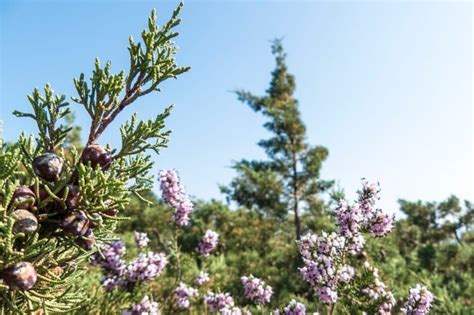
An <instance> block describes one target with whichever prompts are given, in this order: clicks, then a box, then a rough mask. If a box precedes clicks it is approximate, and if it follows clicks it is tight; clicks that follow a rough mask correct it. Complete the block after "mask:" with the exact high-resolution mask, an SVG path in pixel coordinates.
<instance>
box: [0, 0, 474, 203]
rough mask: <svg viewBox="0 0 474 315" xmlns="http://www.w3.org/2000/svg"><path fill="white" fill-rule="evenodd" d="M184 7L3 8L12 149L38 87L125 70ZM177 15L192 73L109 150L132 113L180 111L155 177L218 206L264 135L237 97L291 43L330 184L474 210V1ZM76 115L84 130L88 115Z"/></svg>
mask: <svg viewBox="0 0 474 315" xmlns="http://www.w3.org/2000/svg"><path fill="white" fill-rule="evenodd" d="M176 3H177V2H174V1H143V2H139V1H133V2H132V1H130V2H119V1H115V2H111V1H95V2H92V1H76V2H74V1H70V2H68V3H67V4H66V3H65V2H60V1H2V2H1V4H0V11H1V15H0V20H1V42H0V43H1V55H0V59H1V76H0V80H1V81H0V87H1V88H0V93H1V94H0V109H1V110H0V119H1V120H3V121H4V126H3V129H4V137H5V138H6V140H14V139H16V138H17V136H18V134H19V133H20V132H21V131H22V130H25V131H26V132H28V133H32V132H34V125H33V124H32V122H31V121H28V120H25V119H22V120H19V119H16V118H13V116H12V115H11V112H12V111H13V110H14V109H19V110H23V111H25V110H29V105H28V103H27V100H26V94H28V93H30V92H31V90H32V89H33V88H34V87H35V86H38V87H42V86H43V85H44V84H45V83H46V82H49V83H51V85H52V86H53V88H54V89H55V90H56V91H57V92H59V93H62V94H66V95H68V96H73V95H74V88H73V84H72V78H73V77H76V76H77V75H78V74H79V73H80V72H85V73H86V74H89V73H90V70H91V69H92V66H93V61H94V58H95V57H99V58H100V59H101V60H102V61H105V60H107V59H109V60H111V61H112V67H113V69H115V70H117V71H119V70H121V69H125V68H126V66H127V62H128V59H127V58H128V56H127V50H126V45H127V38H128V36H129V35H134V37H135V38H138V35H139V32H140V30H141V29H142V28H143V27H144V26H145V25H146V24H145V23H146V18H147V16H148V14H149V12H150V10H151V8H153V7H156V8H157V10H158V18H159V20H160V21H164V20H165V19H166V18H167V17H168V16H169V15H170V14H171V11H172V9H173V7H174V6H175V4H176ZM182 18H183V24H182V25H181V26H180V32H181V36H180V37H178V39H177V43H178V45H179V47H180V49H181V50H180V52H179V54H178V57H177V60H178V63H179V64H180V65H190V66H192V70H191V72H189V73H188V74H185V75H183V76H182V77H181V78H180V79H179V80H176V81H170V82H167V83H166V84H164V86H163V92H162V93H160V94H155V95H152V96H150V97H146V98H143V99H142V100H140V101H139V102H138V103H136V104H134V105H133V106H132V107H131V108H129V109H128V110H126V111H125V112H124V113H123V114H122V116H121V119H119V120H118V121H117V122H116V123H115V124H114V125H113V126H112V127H111V128H110V130H109V131H108V132H107V133H106V134H104V137H103V138H102V142H104V143H105V142H109V143H112V144H113V145H116V146H117V145H119V143H118V139H117V137H116V136H117V131H118V127H119V125H120V124H121V123H122V122H123V121H125V119H126V118H128V116H129V115H130V114H131V113H133V112H138V114H139V117H141V118H147V117H150V116H152V115H156V114H158V113H160V112H161V111H162V110H163V108H164V107H165V106H167V105H169V104H172V103H175V104H176V109H175V110H174V112H173V114H172V117H171V118H170V119H169V121H168V126H169V127H170V128H171V129H172V130H173V134H172V136H171V141H170V146H169V148H168V149H165V150H163V152H162V154H161V155H160V156H159V157H157V159H156V161H157V166H156V171H157V170H158V169H161V168H176V169H177V170H178V171H179V172H180V174H181V177H182V179H183V181H184V183H185V185H186V187H187V190H188V191H189V192H190V193H191V194H192V195H194V196H197V197H199V198H205V199H209V198H217V199H223V196H222V195H221V194H220V193H219V189H218V186H217V185H218V183H221V184H224V183H228V182H229V181H230V179H231V178H232V176H233V175H234V172H233V170H232V169H231V168H230V166H231V164H232V161H235V160H239V159H241V158H243V157H245V158H263V157H264V154H263V152H262V151H261V150H260V148H259V147H258V146H257V145H256V143H257V142H258V140H260V139H262V138H265V137H267V136H268V134H267V133H266V132H265V131H264V129H263V128H262V126H261V125H262V123H263V122H264V120H263V119H262V118H261V117H260V116H259V115H257V114H254V113H253V112H252V111H251V110H250V109H248V108H247V107H246V106H244V105H243V104H241V103H239V102H238V101H237V100H236V98H235V95H234V94H232V93H231V92H229V91H231V90H234V89H236V88H245V89H248V90H250V91H252V92H254V93H256V94H262V93H264V91H265V89H266V88H267V87H268V82H269V80H270V72H271V70H272V69H273V67H274V60H273V58H272V56H271V53H270V46H269V40H271V39H272V38H275V37H284V45H285V47H286V50H287V53H288V60H287V61H288V66H289V69H290V71H291V72H292V73H293V74H295V76H296V79H297V90H296V96H297V98H298V99H299V101H300V107H301V112H302V115H303V120H304V121H305V123H306V125H307V130H308V140H309V142H311V143H312V144H321V145H325V146H326V147H328V149H329V152H330V155H329V158H328V161H327V162H326V163H325V164H324V166H323V173H322V175H323V177H324V178H326V179H335V180H337V181H338V183H339V185H340V186H341V187H342V188H344V189H345V191H346V192H347V193H348V195H349V196H353V193H352V192H353V191H355V190H356V189H357V188H358V187H359V184H360V178H361V177H367V178H368V179H370V180H374V181H376V180H378V181H380V183H381V185H382V199H381V205H382V206H384V207H385V208H386V209H387V210H390V211H394V212H396V210H397V203H396V200H397V199H398V198H404V199H409V200H414V199H422V200H442V199H444V198H446V197H447V196H448V195H450V194H456V195H458V196H460V197H461V198H469V199H471V200H474V183H473V178H474V174H473V125H472V122H473V112H472V83H473V82H472V40H473V34H472V5H471V4H469V3H447V2H444V3H439V2H432V3H430V2H412V3H410V2H398V3H389V2H334V3H330V2H308V1H307V2H296V1H295V2H269V1H259V2H257V1H254V2H251V1H245V2H244V1H241V2H239V1H234V2H228V1H214V2H205V1H188V2H187V3H186V4H185V8H184V11H183V14H182ZM73 109H74V111H75V112H76V115H77V117H78V123H79V124H81V125H82V126H84V132H85V130H87V128H88V121H87V119H86V118H87V117H86V115H85V113H84V111H83V110H82V108H80V107H79V105H76V104H74V105H73ZM85 136H86V135H85V134H84V137H85ZM157 187H158V185H157Z"/></svg>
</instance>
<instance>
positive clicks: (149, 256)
mask: <svg viewBox="0 0 474 315" xmlns="http://www.w3.org/2000/svg"><path fill="white" fill-rule="evenodd" d="M167 263H168V260H167V259H166V256H165V254H163V253H154V252H148V253H146V254H140V255H139V256H138V257H137V258H135V260H133V261H131V262H130V263H129V264H128V266H127V268H126V269H125V277H126V279H127V281H128V282H137V281H149V280H153V279H155V278H156V277H158V276H159V275H160V274H161V272H162V271H163V269H165V267H166V264H167Z"/></svg>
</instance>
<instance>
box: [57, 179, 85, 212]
mask: <svg viewBox="0 0 474 315" xmlns="http://www.w3.org/2000/svg"><path fill="white" fill-rule="evenodd" d="M67 188H68V194H67V197H66V200H65V203H66V207H67V208H68V209H74V208H76V207H77V206H78V205H79V201H80V200H81V196H80V194H79V192H80V189H79V186H77V185H71V184H69V185H67ZM64 193H65V191H63V192H62V195H63V196H64Z"/></svg>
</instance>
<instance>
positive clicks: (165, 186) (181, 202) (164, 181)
mask: <svg viewBox="0 0 474 315" xmlns="http://www.w3.org/2000/svg"><path fill="white" fill-rule="evenodd" d="M159 176H160V183H161V184H160V187H161V191H162V193H163V199H164V200H165V202H166V203H167V204H169V205H170V206H171V207H173V208H174V210H175V212H174V215H173V219H174V222H175V223H176V224H177V225H178V226H184V225H187V224H188V223H189V214H190V213H191V212H192V211H193V204H192V202H191V200H189V198H188V196H187V195H186V193H185V192H184V187H183V186H182V185H181V183H180V182H179V177H178V174H177V173H176V171H174V170H162V171H160V173H159Z"/></svg>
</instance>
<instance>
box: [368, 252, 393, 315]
mask: <svg viewBox="0 0 474 315" xmlns="http://www.w3.org/2000/svg"><path fill="white" fill-rule="evenodd" d="M364 267H365V268H366V269H367V270H368V271H369V272H370V273H371V275H372V277H373V282H372V283H371V284H370V285H369V286H368V287H366V288H363V289H362V293H363V294H365V295H366V296H367V297H368V298H369V299H371V300H373V301H374V302H376V303H377V306H378V314H380V315H390V314H391V313H392V308H393V306H394V305H395V303H396V300H395V297H394V296H393V294H392V292H390V291H389V290H388V289H387V287H386V285H385V284H384V283H383V282H382V281H381V280H380V276H379V274H378V270H377V268H375V267H372V266H371V265H370V264H369V263H368V262H367V261H366V262H364Z"/></svg>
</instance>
